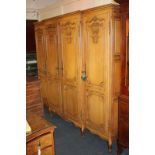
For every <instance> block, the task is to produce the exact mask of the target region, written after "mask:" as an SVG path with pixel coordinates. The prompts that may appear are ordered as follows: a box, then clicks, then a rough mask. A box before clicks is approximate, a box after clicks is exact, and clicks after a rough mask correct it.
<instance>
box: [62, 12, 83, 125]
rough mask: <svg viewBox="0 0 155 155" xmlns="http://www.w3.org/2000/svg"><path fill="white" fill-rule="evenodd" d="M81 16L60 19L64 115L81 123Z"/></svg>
mask: <svg viewBox="0 0 155 155" xmlns="http://www.w3.org/2000/svg"><path fill="white" fill-rule="evenodd" d="M79 35H80V16H79V14H78V15H76V14H75V15H70V16H67V17H64V18H62V19H61V20H60V37H61V54H62V65H63V106H64V115H65V117H66V118H67V119H69V120H71V121H73V122H74V123H77V124H80V121H81V108H80V103H79V93H78V92H79V86H80V80H81V79H80V70H81V66H80V62H81V59H80V52H79V51H80V49H79V44H80V36H79Z"/></svg>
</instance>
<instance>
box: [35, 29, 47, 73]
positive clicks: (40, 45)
mask: <svg viewBox="0 0 155 155" xmlns="http://www.w3.org/2000/svg"><path fill="white" fill-rule="evenodd" d="M35 38H36V49H37V65H38V74H39V75H40V73H42V74H44V73H45V70H46V51H45V38H44V31H43V28H36V30H35Z"/></svg>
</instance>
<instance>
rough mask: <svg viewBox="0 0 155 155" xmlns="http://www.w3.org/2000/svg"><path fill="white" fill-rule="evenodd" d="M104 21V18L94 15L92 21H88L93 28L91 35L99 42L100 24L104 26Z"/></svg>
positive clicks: (95, 41) (94, 40)
mask: <svg viewBox="0 0 155 155" xmlns="http://www.w3.org/2000/svg"><path fill="white" fill-rule="evenodd" d="M102 21H103V19H99V18H97V17H96V16H94V17H93V18H92V19H91V20H90V21H88V22H87V23H88V25H89V27H90V29H91V37H92V40H93V42H94V43H98V40H99V31H100V26H103V22H102Z"/></svg>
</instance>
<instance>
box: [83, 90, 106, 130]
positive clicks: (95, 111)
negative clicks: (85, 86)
mask: <svg viewBox="0 0 155 155" xmlns="http://www.w3.org/2000/svg"><path fill="white" fill-rule="evenodd" d="M86 109H87V112H86V118H87V121H86V126H87V127H88V128H89V129H93V130H95V131H99V132H105V125H106V115H105V113H106V104H105V100H104V95H103V94H100V93H97V92H94V91H89V92H87V95H86Z"/></svg>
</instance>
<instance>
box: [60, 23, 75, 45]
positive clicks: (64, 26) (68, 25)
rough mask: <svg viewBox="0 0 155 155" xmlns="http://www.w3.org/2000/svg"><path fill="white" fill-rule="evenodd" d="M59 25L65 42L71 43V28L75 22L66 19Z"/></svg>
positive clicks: (72, 28)
mask: <svg viewBox="0 0 155 155" xmlns="http://www.w3.org/2000/svg"><path fill="white" fill-rule="evenodd" d="M61 26H62V29H63V32H64V34H65V37H66V40H67V42H68V43H71V41H72V34H73V30H74V29H75V23H71V22H70V21H68V22H66V23H65V24H62V25H61Z"/></svg>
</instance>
